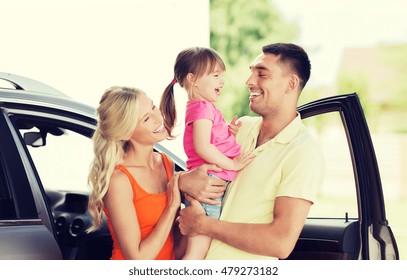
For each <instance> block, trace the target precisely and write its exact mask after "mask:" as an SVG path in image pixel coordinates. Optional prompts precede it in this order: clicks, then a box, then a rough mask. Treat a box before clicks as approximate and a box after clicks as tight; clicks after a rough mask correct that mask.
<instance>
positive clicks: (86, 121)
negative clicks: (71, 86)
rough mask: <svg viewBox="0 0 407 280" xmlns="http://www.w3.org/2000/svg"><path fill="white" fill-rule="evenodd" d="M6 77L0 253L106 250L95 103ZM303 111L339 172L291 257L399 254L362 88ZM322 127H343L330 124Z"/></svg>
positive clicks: (1, 104) (68, 255)
mask: <svg viewBox="0 0 407 280" xmlns="http://www.w3.org/2000/svg"><path fill="white" fill-rule="evenodd" d="M0 80H2V81H3V82H2V83H0V108H1V114H0V248H1V250H0V259H25V260H28V259H46V260H48V259H69V260H73V259H94V260H96V259H108V258H109V257H110V254H111V246H112V240H111V237H110V233H109V230H108V228H107V224H106V221H104V224H103V227H102V228H101V230H99V231H97V232H94V233H91V234H88V233H86V232H85V230H86V229H87V227H88V226H90V224H91V218H90V216H89V214H88V212H87V200H88V194H89V189H88V186H87V172H88V168H89V164H90V160H91V157H92V143H91V136H92V134H93V132H94V130H95V128H96V112H95V109H94V108H92V107H89V106H87V105H84V104H80V103H78V102H75V101H73V100H72V99H71V98H69V97H68V96H66V95H64V94H63V93H61V92H59V91H58V90H56V89H54V88H52V87H49V86H47V85H45V84H43V83H40V82H37V81H34V80H31V79H28V78H25V77H21V76H17V75H12V74H8V73H0ZM4 84H7V86H3V85H4ZM1 86H3V87H1ZM298 111H299V112H300V114H301V116H302V118H303V119H304V122H305V123H306V124H309V126H310V127H312V128H315V129H314V131H315V133H316V136H317V137H321V135H325V136H324V137H321V138H318V139H323V138H324V139H325V140H321V145H324V142H323V141H327V142H328V143H330V144H333V143H331V142H335V146H334V147H329V145H328V146H324V147H328V148H327V149H326V150H325V155H326V164H327V171H328V175H329V176H330V178H331V179H327V180H326V182H325V183H324V186H323V187H322V189H321V193H320V195H319V198H318V201H317V203H316V204H315V205H314V206H313V207H312V211H311V213H310V215H309V218H308V219H307V221H306V224H305V227H304V229H303V231H302V233H301V236H300V239H299V240H298V242H297V245H296V246H295V249H294V251H293V252H292V254H291V255H290V256H289V258H288V259H303V260H306V259H319V260H322V259H363V260H365V259H398V258H399V255H398V249H397V244H396V240H395V238H394V236H393V233H392V231H391V228H390V227H389V223H388V220H387V218H386V213H385V201H384V198H383V191H382V185H381V179H380V174H379V170H378V166H377V160H376V156H375V151H374V147H373V145H372V141H371V138H370V133H369V130H368V126H367V123H366V120H365V117H364V113H363V110H362V107H361V105H360V102H359V99H358V96H357V94H355V93H353V94H346V95H338V96H333V97H329V98H325V99H321V100H317V101H315V102H311V103H308V104H306V105H303V106H300V107H299V108H298ZM321 127H325V128H326V127H329V128H330V129H331V128H332V127H335V128H336V129H335V131H336V132H335V133H333V135H332V132H331V131H329V132H328V133H322V132H321V131H323V128H321ZM338 131H342V132H338ZM336 133H338V134H336ZM326 135H328V140H326ZM329 136H332V137H333V138H334V139H335V141H330V140H329ZM337 140H340V141H342V144H336V143H337V142H336V141H337ZM155 148H156V149H157V150H159V151H162V152H165V153H166V154H168V155H169V156H170V157H171V158H172V159H173V160H174V162H175V163H176V169H177V170H183V169H185V163H184V162H183V161H182V160H180V159H179V158H178V157H177V156H176V155H175V154H174V153H172V152H171V151H169V150H168V149H166V148H165V147H164V146H163V145H160V144H157V145H156V146H155ZM342 157H346V158H345V160H343V159H342ZM331 175H332V176H331ZM346 177H349V178H347V179H346ZM344 178H345V179H344ZM330 180H331V181H330ZM314 210H315V211H314ZM335 212H339V214H337V213H335Z"/></svg>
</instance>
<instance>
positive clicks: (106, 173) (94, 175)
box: [88, 86, 144, 232]
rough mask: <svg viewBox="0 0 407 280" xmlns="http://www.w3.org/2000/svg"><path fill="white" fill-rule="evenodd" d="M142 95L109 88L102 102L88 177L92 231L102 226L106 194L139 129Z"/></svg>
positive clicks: (124, 88) (132, 90) (139, 91)
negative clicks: (112, 177)
mask: <svg viewBox="0 0 407 280" xmlns="http://www.w3.org/2000/svg"><path fill="white" fill-rule="evenodd" d="M140 94H144V92H143V91H141V90H139V89H136V88H128V87H117V86H114V87H111V88H108V89H107V90H106V91H105V93H104V94H103V96H102V98H101V100H100V102H99V107H98V108H97V114H98V117H99V120H98V125H97V129H96V131H95V133H94V135H93V138H92V141H93V152H94V159H93V161H92V163H91V167H90V171H89V176H88V183H89V186H90V188H91V194H90V196H89V203H88V209H89V213H90V215H91V217H92V218H93V224H92V226H91V227H90V228H89V229H88V232H92V231H95V230H97V229H99V228H100V227H101V225H102V218H103V208H104V204H103V197H104V196H105V194H106V192H107V189H108V187H109V183H110V177H111V176H112V174H113V171H114V168H115V166H116V165H117V164H119V163H120V162H121V160H122V159H123V154H124V152H125V151H126V147H127V143H128V140H129V139H130V137H131V135H132V134H133V131H134V129H135V128H136V125H137V118H138V96H139V95H140Z"/></svg>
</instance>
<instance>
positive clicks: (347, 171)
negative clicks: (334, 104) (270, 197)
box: [304, 112, 358, 218]
mask: <svg viewBox="0 0 407 280" xmlns="http://www.w3.org/2000/svg"><path fill="white" fill-rule="evenodd" d="M304 123H305V125H306V126H307V127H308V129H309V130H310V131H311V133H312V134H313V135H314V136H315V138H316V139H317V141H318V143H319V145H320V147H321V150H322V152H323V155H324V158H325V166H326V172H325V178H324V182H323V184H322V187H321V188H320V190H319V193H318V197H317V201H316V203H315V204H314V205H313V206H312V207H311V211H310V214H309V217H310V218H328V217H329V218H345V216H348V217H349V218H357V217H358V203H357V194H356V183H355V177H354V171H353V166H352V159H351V156H350V155H351V154H350V150H349V146H348V140H347V137H346V133H345V129H344V124H343V123H342V119H341V116H340V113H339V112H331V113H325V114H321V115H316V116H313V117H309V118H306V119H304Z"/></svg>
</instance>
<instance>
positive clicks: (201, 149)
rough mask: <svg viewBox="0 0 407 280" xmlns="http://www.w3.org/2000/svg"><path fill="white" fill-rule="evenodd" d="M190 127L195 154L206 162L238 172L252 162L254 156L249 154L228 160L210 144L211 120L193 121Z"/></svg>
mask: <svg viewBox="0 0 407 280" xmlns="http://www.w3.org/2000/svg"><path fill="white" fill-rule="evenodd" d="M192 126H193V127H192V135H193V136H192V137H193V139H192V140H193V142H194V149H195V152H196V153H197V154H198V155H199V156H200V157H201V158H202V159H204V160H205V161H206V162H208V163H213V164H216V165H217V166H219V167H220V168H223V169H226V170H240V169H242V168H243V167H245V166H246V165H247V164H249V163H250V162H251V161H252V160H253V158H254V156H253V155H252V154H251V153H243V154H241V155H240V156H238V157H236V158H234V159H230V158H228V157H227V156H225V155H224V154H222V153H221V152H220V151H219V150H218V148H216V146H215V145H213V144H211V142H210V140H211V130H212V121H211V120H208V119H200V120H197V121H194V122H193V124H192Z"/></svg>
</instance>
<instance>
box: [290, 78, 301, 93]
mask: <svg viewBox="0 0 407 280" xmlns="http://www.w3.org/2000/svg"><path fill="white" fill-rule="evenodd" d="M299 85H300V78H298V76H297V75H294V74H292V75H290V80H289V83H288V86H289V88H290V91H293V90H297V89H298V87H299Z"/></svg>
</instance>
